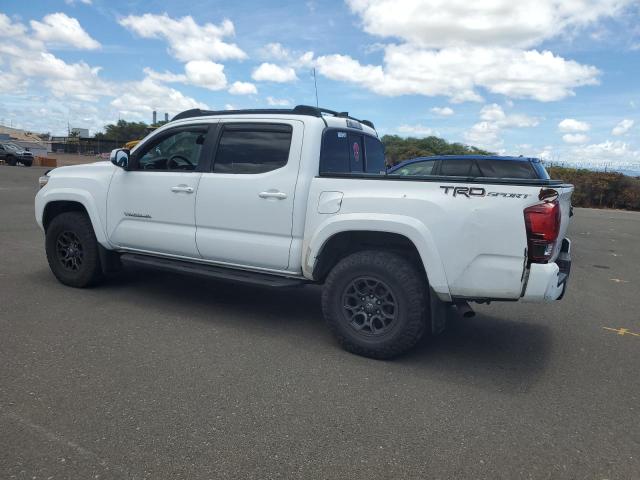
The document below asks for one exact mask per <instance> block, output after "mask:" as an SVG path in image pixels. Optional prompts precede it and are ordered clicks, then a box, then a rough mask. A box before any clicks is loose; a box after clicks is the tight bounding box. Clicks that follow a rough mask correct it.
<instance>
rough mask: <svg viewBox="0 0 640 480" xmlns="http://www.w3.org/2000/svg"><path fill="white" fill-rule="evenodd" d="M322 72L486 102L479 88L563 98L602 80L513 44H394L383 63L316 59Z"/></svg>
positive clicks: (385, 90) (371, 86)
mask: <svg viewBox="0 0 640 480" xmlns="http://www.w3.org/2000/svg"><path fill="white" fill-rule="evenodd" d="M316 63H317V67H318V71H319V72H320V73H321V74H322V75H324V76H326V77H328V78H331V79H333V80H339V81H345V82H350V83H355V84H358V85H360V86H362V87H364V88H367V89H368V90H371V91H373V92H375V93H378V94H380V95H385V96H398V95H412V94H413V95H426V96H436V95H444V96H447V97H450V98H451V100H452V101H453V102H463V101H481V100H482V97H481V95H480V94H479V93H478V92H477V90H476V89H477V87H483V88H485V89H487V90H488V91H489V92H491V93H497V94H502V95H505V96H507V97H512V98H532V99H534V100H539V101H542V102H547V101H554V100H561V99H562V98H565V97H567V96H571V95H573V94H574V92H573V89H574V88H575V87H578V86H582V85H593V84H596V83H597V82H598V80H597V78H598V75H599V73H600V72H599V71H598V70H597V69H596V68H595V67H591V66H585V65H580V64H578V63H576V62H574V61H572V60H565V59H564V58H562V57H559V56H556V55H554V54H553V53H551V52H548V51H545V52H539V51H536V50H530V51H522V50H515V49H509V48H493V49H492V48H483V47H454V48H447V49H442V50H438V51H436V50H425V49H421V48H418V47H415V46H412V45H408V44H405V45H389V46H387V47H386V49H385V55H384V66H380V65H361V64H360V63H359V62H358V61H357V60H354V59H353V58H351V57H349V56H346V55H327V56H322V57H319V58H317V60H316Z"/></svg>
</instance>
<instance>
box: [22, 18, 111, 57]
mask: <svg viewBox="0 0 640 480" xmlns="http://www.w3.org/2000/svg"><path fill="white" fill-rule="evenodd" d="M30 24H31V28H32V29H33V32H34V37H35V38H36V39H38V40H41V41H43V42H45V43H48V44H51V45H54V46H55V45H70V46H72V47H75V48H79V49H85V50H95V49H97V48H100V43H98V42H97V41H96V40H94V39H93V38H91V36H90V35H89V34H88V33H87V32H86V31H85V30H84V28H82V27H81V26H80V22H78V20H77V19H75V18H73V17H68V16H67V15H65V14H64V13H51V14H49V15H46V16H45V17H44V18H43V19H42V22H38V21H37V20H31V22H30Z"/></svg>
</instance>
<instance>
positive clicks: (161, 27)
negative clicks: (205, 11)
mask: <svg viewBox="0 0 640 480" xmlns="http://www.w3.org/2000/svg"><path fill="white" fill-rule="evenodd" d="M119 23H120V25H122V26H123V27H125V28H129V29H131V30H133V31H134V32H135V33H136V34H138V35H139V36H141V37H143V38H163V39H164V40H166V41H167V43H168V44H169V53H170V54H171V55H172V56H174V57H175V58H177V59H178V60H180V61H182V62H189V61H191V60H229V59H235V60H242V59H244V58H247V54H246V53H245V52H244V51H242V50H241V49H240V47H238V46H237V45H236V44H235V43H226V42H224V41H223V39H224V38H225V37H230V36H233V35H234V34H235V29H234V26H233V23H232V22H231V21H230V20H223V21H222V23H221V24H220V25H214V24H212V23H205V24H204V25H198V24H197V23H196V22H195V21H194V20H193V18H192V17H191V16H186V17H182V18H180V19H173V18H171V17H169V15H167V14H166V13H164V14H162V15H154V14H151V13H145V14H144V15H140V16H136V15H129V16H128V17H124V18H122V19H120V20H119Z"/></svg>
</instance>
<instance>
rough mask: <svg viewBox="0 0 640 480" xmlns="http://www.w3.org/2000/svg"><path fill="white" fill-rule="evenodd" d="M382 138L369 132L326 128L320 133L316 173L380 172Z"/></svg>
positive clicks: (383, 166) (383, 162)
mask: <svg viewBox="0 0 640 480" xmlns="http://www.w3.org/2000/svg"><path fill="white" fill-rule="evenodd" d="M384 171H385V159H384V146H383V145H382V142H381V141H380V140H379V139H378V138H377V137H374V136H373V135H368V134H366V133H360V132H354V131H351V130H347V129H339V128H328V129H326V130H325V132H324V134H323V136H322V147H321V151H320V174H332V173H338V174H345V173H354V174H357V173H377V174H384Z"/></svg>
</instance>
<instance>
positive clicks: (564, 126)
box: [558, 118, 591, 133]
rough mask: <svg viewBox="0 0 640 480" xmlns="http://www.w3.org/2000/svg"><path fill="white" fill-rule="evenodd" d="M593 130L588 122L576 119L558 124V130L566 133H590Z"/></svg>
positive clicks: (568, 119)
mask: <svg viewBox="0 0 640 480" xmlns="http://www.w3.org/2000/svg"><path fill="white" fill-rule="evenodd" d="M590 128H591V125H589V124H588V123H587V122H582V121H580V120H576V119H575V118H565V119H564V120H562V121H561V122H560V123H558V130H560V131H561V132H566V133H575V132H588V131H589V129H590Z"/></svg>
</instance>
